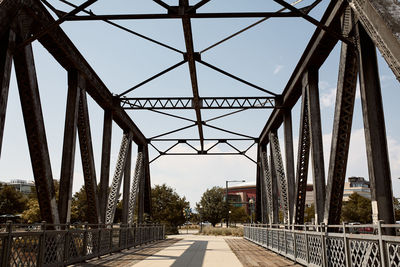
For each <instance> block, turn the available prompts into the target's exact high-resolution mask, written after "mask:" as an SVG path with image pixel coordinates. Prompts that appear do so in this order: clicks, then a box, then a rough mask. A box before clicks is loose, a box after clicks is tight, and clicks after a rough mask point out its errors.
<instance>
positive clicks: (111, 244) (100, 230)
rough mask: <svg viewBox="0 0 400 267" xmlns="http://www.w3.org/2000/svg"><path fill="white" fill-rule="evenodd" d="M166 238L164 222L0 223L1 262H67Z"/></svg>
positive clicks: (12, 264) (28, 263)
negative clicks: (97, 223)
mask: <svg viewBox="0 0 400 267" xmlns="http://www.w3.org/2000/svg"><path fill="white" fill-rule="evenodd" d="M164 238H165V227H164V226H163V225H155V224H142V225H131V226H128V225H120V224H118V225H116V224H114V225H104V224H101V225H91V224H79V225H68V224H67V225H50V224H46V223H42V224H35V225H22V224H12V223H7V224H4V225H0V252H1V254H0V265H1V266H2V267H9V266H66V265H69V264H73V263H77V262H81V261H84V260H88V259H91V258H94V257H100V256H102V255H105V254H110V253H112V252H116V251H121V250H122V249H129V248H131V247H136V246H140V245H143V244H146V243H150V242H153V241H156V240H162V239H164Z"/></svg>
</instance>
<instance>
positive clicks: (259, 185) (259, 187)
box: [256, 148, 265, 223]
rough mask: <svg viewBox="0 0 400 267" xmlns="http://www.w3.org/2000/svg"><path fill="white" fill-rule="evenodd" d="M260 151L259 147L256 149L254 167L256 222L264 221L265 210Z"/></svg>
mask: <svg viewBox="0 0 400 267" xmlns="http://www.w3.org/2000/svg"><path fill="white" fill-rule="evenodd" d="M260 153H261V148H258V149H257V169H256V221H258V222H260V221H261V222H262V223H265V222H264V221H265V220H264V216H265V212H264V205H265V203H264V201H263V198H264V194H265V192H264V190H263V188H264V184H263V180H264V179H262V176H261V173H260V165H261V162H260Z"/></svg>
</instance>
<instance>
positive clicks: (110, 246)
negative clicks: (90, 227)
mask: <svg viewBox="0 0 400 267" xmlns="http://www.w3.org/2000/svg"><path fill="white" fill-rule="evenodd" d="M113 228H114V224H112V223H111V227H110V241H109V248H110V251H109V253H110V254H111V253H112V247H113V246H112V245H113Z"/></svg>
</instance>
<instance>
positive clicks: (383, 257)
mask: <svg viewBox="0 0 400 267" xmlns="http://www.w3.org/2000/svg"><path fill="white" fill-rule="evenodd" d="M382 222H383V221H382V220H379V221H378V237H379V250H380V254H381V264H382V266H388V265H387V264H386V253H385V244H384V241H383V239H382Z"/></svg>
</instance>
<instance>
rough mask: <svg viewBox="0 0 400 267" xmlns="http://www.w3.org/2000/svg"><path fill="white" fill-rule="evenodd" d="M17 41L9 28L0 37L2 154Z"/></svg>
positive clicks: (0, 133)
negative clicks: (13, 58)
mask: <svg viewBox="0 0 400 267" xmlns="http://www.w3.org/2000/svg"><path fill="white" fill-rule="evenodd" d="M14 42H15V33H14V31H12V30H9V31H8V32H6V34H4V35H3V36H2V37H1V39H0V86H1V87H0V155H1V147H2V144H3V134H4V123H5V120H6V110H7V101H8V90H9V86H10V75H11V65H12V52H11V50H12V49H13V48H14Z"/></svg>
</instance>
